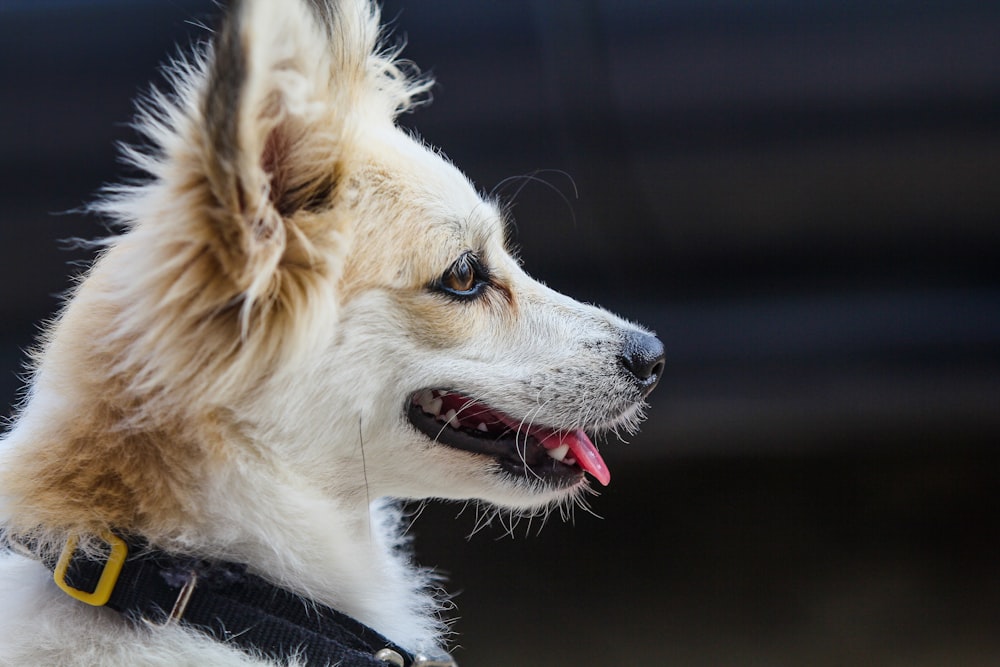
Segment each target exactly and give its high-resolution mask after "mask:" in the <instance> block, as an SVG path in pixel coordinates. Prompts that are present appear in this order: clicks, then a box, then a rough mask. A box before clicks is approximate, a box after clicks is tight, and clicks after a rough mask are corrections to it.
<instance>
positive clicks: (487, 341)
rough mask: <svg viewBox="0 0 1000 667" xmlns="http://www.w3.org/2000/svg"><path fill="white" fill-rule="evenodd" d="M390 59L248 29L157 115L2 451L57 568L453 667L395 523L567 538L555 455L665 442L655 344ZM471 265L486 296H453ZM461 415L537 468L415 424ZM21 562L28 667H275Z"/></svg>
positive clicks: (313, 37) (279, 11)
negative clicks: (501, 517) (100, 564)
mask: <svg viewBox="0 0 1000 667" xmlns="http://www.w3.org/2000/svg"><path fill="white" fill-rule="evenodd" d="M378 36H379V29H378V13H377V11H376V9H375V8H373V7H372V6H371V5H370V4H369V3H368V2H367V1H366V0H339V1H337V2H334V1H333V0H330V1H329V2H319V1H317V2H310V3H305V2H300V0H243V1H242V2H239V1H237V2H234V9H233V11H232V12H231V13H230V14H229V15H228V18H227V20H226V21H225V22H224V23H223V25H222V27H221V28H220V29H219V31H218V32H217V34H216V35H215V38H214V42H213V45H212V46H211V47H209V48H208V49H207V51H206V52H205V53H203V54H201V55H196V56H194V57H193V58H192V60H190V61H188V62H179V63H175V64H174V68H173V69H172V70H171V74H170V76H172V78H173V79H174V81H173V83H174V86H175V88H176V90H175V91H174V94H173V95H169V96H168V95H165V94H161V93H158V92H156V91H154V92H153V93H152V94H151V100H150V101H149V102H148V103H147V104H146V106H145V107H144V108H142V109H140V116H139V126H140V128H141V129H142V130H143V131H144V132H145V133H146V134H147V135H148V138H149V139H150V142H151V143H152V145H153V146H154V148H153V150H152V151H151V152H150V153H149V154H146V153H143V152H141V151H139V150H137V149H126V156H127V157H128V159H129V160H131V162H132V163H133V164H134V165H135V166H137V167H140V168H142V169H144V170H146V171H147V172H148V173H149V179H148V181H147V182H145V183H142V184H139V185H134V186H123V187H120V188H113V189H112V190H111V191H110V192H109V193H108V195H107V196H106V197H105V198H104V199H102V200H101V202H99V203H98V204H97V205H96V206H95V207H94V208H95V210H96V211H97V212H99V213H103V214H105V215H107V216H110V217H111V218H112V219H113V221H114V222H116V223H118V224H119V225H120V227H121V233H120V234H119V235H118V236H115V237H113V238H110V239H107V240H106V241H105V242H103V244H102V251H101V253H100V256H99V258H98V260H97V261H96V262H95V263H94V265H93V266H92V268H91V269H90V270H89V271H88V272H87V274H86V275H85V276H84V278H83V279H82V280H81V282H80V283H79V285H78V286H77V288H76V289H75V290H74V291H73V293H72V294H71V298H70V299H69V301H68V304H67V306H66V308H65V309H64V311H63V312H62V313H60V315H59V316H58V317H57V318H56V319H55V320H54V321H53V322H52V323H50V324H49V325H48V326H47V327H46V330H45V333H44V336H43V339H42V342H41V344H40V345H39V347H38V350H37V352H36V353H35V355H34V367H33V369H32V377H31V387H30V391H29V394H28V397H27V400H26V401H25V404H24V405H23V406H22V410H21V413H20V414H19V415H18V418H17V420H16V422H15V424H14V427H13V428H12V429H11V431H10V432H9V433H8V434H7V435H6V436H4V439H3V441H2V442H0V527H2V528H3V529H4V530H5V531H6V532H7V537H8V539H13V540H14V541H18V540H22V541H23V540H24V538H30V540H28V541H29V542H30V543H31V544H32V545H34V549H35V551H36V552H38V551H50V552H51V551H52V550H56V549H58V548H59V547H60V545H61V544H62V543H63V542H65V540H66V538H67V536H69V535H80V536H83V537H84V539H86V537H87V536H93V535H97V534H99V533H101V532H102V531H106V530H112V529H113V530H115V531H120V532H124V533H130V534H135V535H139V536H142V537H143V538H145V539H147V540H148V541H149V542H150V543H152V544H153V545H155V546H157V547H160V548H165V549H170V550H177V551H183V552H185V553H190V554H194V555H196V556H198V557H199V558H222V559H225V560H230V561H236V562H241V563H246V564H247V565H248V566H249V567H250V568H251V570H253V571H255V572H257V573H258V574H260V575H261V576H263V577H265V578H267V579H269V580H271V581H273V582H275V583H278V584H280V585H282V586H285V587H287V588H289V589H290V590H292V591H294V592H296V593H298V594H300V595H302V596H303V597H304V598H305V599H307V600H308V601H311V602H315V603H319V604H327V605H332V606H335V607H336V608H338V609H340V610H341V611H343V612H344V613H346V614H348V615H350V616H353V617H355V618H356V619H358V620H360V621H361V622H363V623H367V624H369V625H371V626H372V627H374V628H375V629H376V630H378V631H379V632H381V633H383V634H385V635H386V636H388V637H390V638H391V639H393V640H394V641H396V642H398V643H399V644H400V645H403V646H407V647H411V648H413V649H421V650H424V649H426V650H430V651H432V652H433V651H437V650H439V649H440V648H441V647H442V645H443V642H444V639H443V637H444V634H445V624H444V623H443V622H442V621H441V619H440V617H439V612H440V610H441V607H442V606H443V605H442V603H441V601H440V600H439V599H438V597H437V596H436V595H435V593H434V592H433V590H432V578H431V577H430V576H429V575H428V573H426V572H424V571H422V570H420V569H419V568H416V567H415V566H414V565H413V564H412V563H410V561H409V556H408V555H407V553H408V552H407V551H406V550H405V549H403V548H402V547H403V546H405V537H404V536H403V534H402V532H401V530H402V529H401V513H400V510H399V508H398V507H397V506H396V505H395V503H394V501H393V499H396V498H404V499H406V498H412V499H426V498H448V499H462V500H465V499H481V500H483V501H485V502H488V503H493V504H495V505H497V506H500V507H504V508H509V509H510V510H511V511H515V512H524V513H528V514H532V513H537V512H547V511H549V510H550V509H551V508H553V507H556V506H560V505H563V506H565V505H567V504H571V503H572V502H573V501H574V499H575V498H577V497H578V496H579V495H580V494H581V493H583V492H584V491H585V490H586V488H587V482H586V480H585V478H584V475H583V469H581V468H579V467H578V468H574V467H573V466H575V465H576V463H574V462H572V461H569V459H565V460H566V461H567V462H566V463H565V464H564V465H563V466H562V467H561V468H558V467H557V463H552V461H556V462H560V461H562V459H557V458H556V457H555V456H551V457H550V458H545V457H546V455H547V453H548V452H550V451H551V449H554V448H555V445H553V446H552V448H550V449H544V448H543V446H542V444H540V441H539V439H541V438H543V437H550V436H551V437H560V438H561V437H563V436H564V435H565V434H573V433H579V432H581V431H582V430H583V429H590V430H591V431H595V430H596V431H601V430H607V429H617V428H624V429H631V428H634V427H635V425H636V424H637V423H638V420H639V418H640V415H641V411H642V407H643V398H644V396H645V393H644V389H643V387H642V386H641V383H639V382H637V377H636V376H635V375H634V371H629V370H627V369H625V368H624V366H623V362H622V358H623V351H624V350H626V349H627V344H628V340H629V337H630V336H637V335H645V336H647V337H649V338H651V336H649V334H648V333H646V332H644V331H642V330H641V328H639V327H637V326H635V325H632V324H630V323H628V322H625V321H623V320H621V319H619V318H617V317H615V316H613V315H611V314H610V313H607V312H606V311H603V310H600V309H598V308H596V307H592V306H586V305H584V304H580V303H578V302H575V301H573V300H571V299H568V298H567V297H564V296H562V295H560V294H558V293H556V292H554V291H552V290H549V289H548V288H546V287H545V286H544V285H541V284H539V283H537V282H535V281H533V280H532V279H531V278H530V277H529V276H528V275H527V274H525V273H524V271H523V270H522V268H521V266H520V265H519V263H518V262H517V261H516V260H515V259H514V258H513V257H512V256H511V254H510V252H509V249H508V247H507V240H506V235H505V221H504V217H503V213H502V211H501V209H500V208H499V207H498V206H497V205H496V204H495V203H493V202H491V201H488V200H484V199H483V198H482V197H481V196H480V195H479V194H478V193H477V192H476V190H475V188H474V187H473V186H472V185H471V184H470V183H469V181H468V180H467V179H466V178H465V177H464V176H463V175H462V174H461V172H459V171H458V170H457V169H456V168H455V167H454V166H453V165H452V164H450V163H449V162H447V161H446V160H445V159H444V158H443V157H442V156H441V155H440V154H439V153H437V152H436V151H434V150H431V149H428V148H427V147H426V146H424V145H422V144H420V143H419V142H418V141H416V140H415V139H413V138H412V137H411V136H409V135H408V134H406V133H405V132H404V131H402V130H400V129H399V128H398V127H397V126H396V125H395V122H394V121H395V118H396V116H397V114H399V113H401V112H402V111H404V110H406V109H408V108H410V107H412V106H413V105H414V104H416V103H417V102H418V101H419V99H420V96H421V95H422V94H423V93H424V91H426V89H427V87H428V86H429V81H428V80H426V79H421V78H416V77H412V76H409V75H408V74H407V72H408V68H407V66H406V65H405V63H403V62H401V61H399V60H398V58H397V57H396V53H395V52H393V51H391V50H385V49H382V48H380V47H379V37H378ZM469 256H475V257H476V258H478V261H479V263H480V266H479V269H480V270H481V271H482V272H484V275H485V278H483V276H482V275H480V276H479V278H478V280H479V283H478V285H479V286H482V289H481V290H480V291H479V292H477V293H476V294H475V295H474V296H469V295H468V294H466V295H461V294H457V295H456V294H455V292H454V291H452V292H450V293H449V292H448V290H446V289H444V288H443V286H442V285H441V284H439V281H440V279H441V277H442V276H443V275H444V274H445V273H446V272H447V271H448V270H449V267H452V266H453V265H454V264H455V262H456V261H457V260H459V258H463V257H469ZM433 389H440V390H449V391H452V390H454V391H456V392H460V393H461V394H463V395H465V396H470V397H474V400H475V401H479V402H480V403H481V404H482V405H488V406H489V409H490V410H491V411H493V413H494V415H500V416H501V417H503V419H501V418H499V417H498V418H497V419H495V420H493V421H491V423H494V424H500V425H501V426H500V427H498V428H501V429H502V428H504V427H503V425H504V424H508V425H509V423H510V422H513V423H515V424H516V423H518V422H520V425H519V426H518V428H517V429H516V430H514V431H513V435H510V434H509V432H507V431H505V432H503V433H491V434H490V435H489V436H483V441H484V442H485V441H486V438H487V437H489V438H493V440H492V441H491V443H496V442H501V443H510V442H512V441H513V444H511V445H509V450H507V451H500V452H497V451H486V450H485V448H483V449H481V450H478V451H477V450H476V449H475V448H472V449H470V448H469V447H468V446H465V447H463V446H461V443H458V444H457V445H456V444H455V443H452V444H448V443H446V442H442V441H440V439H439V438H438V437H436V436H434V434H433V433H428V428H430V429H435V428H436V426H435V423H434V422H433V421H431V424H430V426H429V427H428V426H427V424H426V423H425V422H421V421H420V420H419V419H418V418H415V413H413V412H412V410H414V409H416V407H419V405H420V400H419V397H421V396H425V395H426V394H428V393H429V392H430V391H431V390H433ZM470 402H471V400H470ZM424 414H425V415H426V414H427V413H426V412H425V413H424ZM437 416H438V417H440V416H441V415H437ZM430 419H431V420H433V419H435V415H434V414H431V415H430ZM425 421H426V418H425ZM420 424H423V426H422V427H421V426H420ZM465 426H467V428H468V429H470V430H472V429H474V428H475V427H476V424H474V423H470V424H467V425H465ZM479 426H482V427H485V424H479ZM532 428H534V430H533V431H532V430H531V429H532ZM532 433H533V434H534V436H532V435H531V434H532ZM546 433H547V434H549V435H544V434H546ZM552 434H555V435H552ZM518 436H520V442H518ZM529 437H535V440H536V441H535V442H534V444H533V445H532V446H533V447H534V448H535V453H536V454H538V456H539V457H541V461H540V462H539V461H535V462H534V463H532V464H531V465H533V466H535V468H532V467H531V465H529V464H528V462H527V461H526V460H524V456H525V455H524V451H525V449H524V448H525V447H527V444H528V443H527V440H528V438H529ZM556 442H557V443H558V442H561V441H559V440H557V441H556ZM573 442H575V443H582V442H583V441H582V440H579V439H577V440H573ZM518 445H520V446H521V449H518ZM495 446H496V445H495ZM501 446H508V445H501ZM580 446H581V447H584V449H582V450H580V451H584V452H588V451H592V452H596V449H594V448H593V446H592V445H589V447H590V449H586V446H584V445H582V444H581V445H580ZM567 447H568V445H567ZM564 449H565V448H564ZM519 455H520V457H521V460H520V461H519V460H518V459H517V457H518V456H519ZM598 458H599V456H598ZM522 464H523V466H522V467H521V468H518V466H519V465H522ZM544 465H549V466H551V467H549V468H543V466H544ZM519 470H520V472H518V471H519ZM534 470H543V471H544V472H545V474H546V475H548V476H549V477H548V478H546V479H543V478H542V477H541V476H540V475H539V474H538V473H537V472H534ZM553 470H556V471H557V472H552V471H553ZM560 471H561V472H560ZM567 471H568V472H567ZM591 472H593V469H591ZM560 475H561V477H560ZM22 546H23V545H22ZM34 555H35V556H38V555H39V554H38V553H35V554H34ZM19 559H21V556H13V555H11V554H0V586H3V587H5V588H4V591H5V600H7V599H11V600H15V602H12V603H11V605H10V606H9V607H4V606H2V605H0V664H7V663H13V664H60V665H73V666H74V667H83V666H84V665H88V666H89V665H93V664H101V665H116V666H118V665H130V664H136V663H137V662H138V663H141V664H163V665H169V664H191V665H195V664H198V665H201V664H212V665H223V664H224V665H245V664H261V663H259V661H254V660H252V659H251V658H250V657H248V656H247V655H245V654H242V653H240V652H238V651H236V650H234V649H232V648H231V647H229V646H227V645H225V644H222V643H218V642H212V641H208V640H206V639H205V637H202V636H200V635H197V633H192V632H189V631H188V630H186V629H185V628H183V627H171V628H166V629H160V630H158V631H155V632H151V631H148V630H149V629H148V628H145V627H133V626H132V625H130V624H128V623H126V622H125V621H124V620H123V619H121V618H119V617H116V616H113V615H111V614H105V613H103V612H101V611H100V610H98V611H95V610H93V609H90V608H87V607H85V606H83V605H81V604H80V603H78V602H76V601H75V600H72V599H71V598H69V597H67V596H64V595H63V593H62V592H60V591H59V590H58V589H57V588H56V587H55V585H54V584H52V582H51V575H50V574H47V573H46V572H45V571H44V570H45V568H44V567H43V566H42V565H41V564H39V563H28V564H26V563H24V562H22V560H23V559H21V560H19ZM34 566H37V567H34ZM105 611H106V610H105ZM32 615H34V616H35V617H39V618H40V617H42V616H44V618H45V619H47V620H46V623H45V624H44V626H42V625H39V626H38V627H34V626H33V625H32V623H33V616H32ZM80 628H86V632H82V631H80ZM28 629H31V630H32V632H28ZM5 637H9V638H16V639H5Z"/></svg>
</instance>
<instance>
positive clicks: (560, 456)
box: [545, 445, 569, 461]
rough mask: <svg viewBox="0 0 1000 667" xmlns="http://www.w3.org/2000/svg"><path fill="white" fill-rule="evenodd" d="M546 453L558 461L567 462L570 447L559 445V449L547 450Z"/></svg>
mask: <svg viewBox="0 0 1000 667" xmlns="http://www.w3.org/2000/svg"><path fill="white" fill-rule="evenodd" d="M545 451H546V453H547V454H548V455H549V456H551V457H552V458H554V459H555V460H556V461H565V459H566V454H567V453H568V452H569V445H559V446H558V447H553V448H552V449H546V450H545Z"/></svg>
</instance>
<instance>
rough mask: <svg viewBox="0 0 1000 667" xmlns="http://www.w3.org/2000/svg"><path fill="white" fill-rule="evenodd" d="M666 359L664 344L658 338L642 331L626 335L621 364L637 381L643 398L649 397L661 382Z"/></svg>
mask: <svg viewBox="0 0 1000 667" xmlns="http://www.w3.org/2000/svg"><path fill="white" fill-rule="evenodd" d="M665 358H666V355H665V354H664V351H663V343H661V342H660V339H659V338H657V337H656V336H653V335H651V334H648V333H643V332H641V331H630V332H629V333H627V334H626V335H625V341H624V344H623V345H622V355H621V363H622V366H624V367H625V370H627V371H628V372H629V373H630V374H631V375H632V376H633V377H634V378H635V379H636V382H637V383H638V384H639V387H640V388H641V389H642V395H643V396H647V395H649V392H651V391H653V389H654V388H655V387H656V383H657V382H659V381H660V376H661V375H663V367H664V365H665V363H666V362H665V361H664V360H665Z"/></svg>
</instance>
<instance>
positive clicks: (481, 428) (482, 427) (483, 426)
mask: <svg viewBox="0 0 1000 667" xmlns="http://www.w3.org/2000/svg"><path fill="white" fill-rule="evenodd" d="M476 430H478V431H482V432H483V433H485V432H486V431H489V429H488V428H486V422H479V426H477V427H476Z"/></svg>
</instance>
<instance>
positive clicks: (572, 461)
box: [562, 456, 576, 466]
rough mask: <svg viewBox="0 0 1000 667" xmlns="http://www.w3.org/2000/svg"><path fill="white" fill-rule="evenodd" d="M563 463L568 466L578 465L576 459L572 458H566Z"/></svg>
mask: <svg viewBox="0 0 1000 667" xmlns="http://www.w3.org/2000/svg"><path fill="white" fill-rule="evenodd" d="M562 462H563V463H565V464H566V465H568V466H575V465H576V459H574V458H573V457H572V456H567V457H566V458H564V459H563V460H562Z"/></svg>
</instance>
